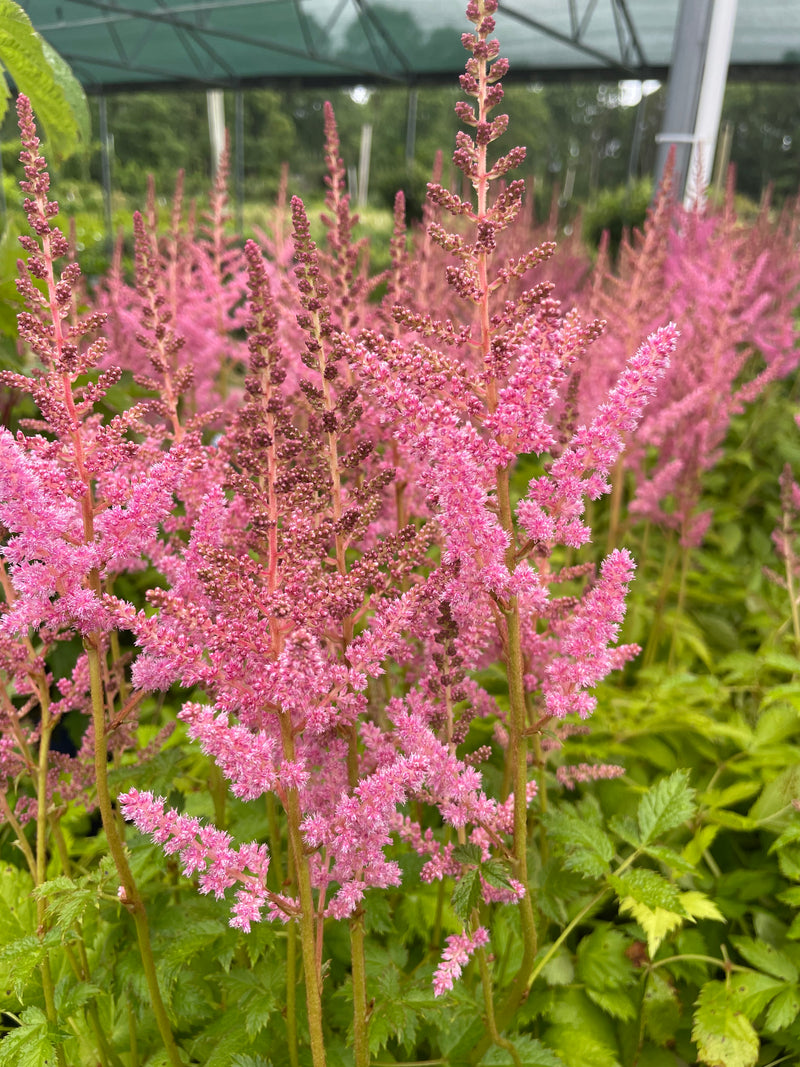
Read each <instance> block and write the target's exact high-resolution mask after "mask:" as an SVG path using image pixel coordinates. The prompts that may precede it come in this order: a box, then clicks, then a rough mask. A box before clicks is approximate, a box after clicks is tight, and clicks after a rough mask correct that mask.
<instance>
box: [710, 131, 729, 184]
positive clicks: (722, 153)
mask: <svg viewBox="0 0 800 1067" xmlns="http://www.w3.org/2000/svg"><path fill="white" fill-rule="evenodd" d="M732 144H733V123H732V122H726V123H725V125H724V126H723V127H722V137H721V139H720V144H719V148H718V149H717V154H716V159H715V160H714V179H713V181H712V182H711V185H712V187H713V189H714V193H715V195H716V196H719V195H721V193H722V190H723V188H724V186H725V178H726V176H727V173H728V165H729V163H730V161H731V145H732Z"/></svg>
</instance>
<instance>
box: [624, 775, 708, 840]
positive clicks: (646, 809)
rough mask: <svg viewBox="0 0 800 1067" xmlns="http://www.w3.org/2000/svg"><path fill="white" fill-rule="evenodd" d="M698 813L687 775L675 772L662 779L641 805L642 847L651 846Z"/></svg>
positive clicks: (640, 830)
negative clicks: (651, 843) (652, 842)
mask: <svg viewBox="0 0 800 1067" xmlns="http://www.w3.org/2000/svg"><path fill="white" fill-rule="evenodd" d="M694 812H695V802H694V790H693V789H692V788H691V786H690V785H689V772H688V771H683V770H681V771H675V772H674V773H673V774H671V775H670V776H669V778H662V779H661V781H660V782H657V783H656V784H655V785H654V786H653V788H652V789H650V790H649V792H647V793H645V795H644V796H643V797H642V799H641V801H640V802H639V810H638V812H637V818H638V820H639V832H640V834H641V839H642V844H644V845H646V844H649V843H650V842H651V841H654V840H655V839H656V838H658V837H661V836H662V835H663V834H665V833H667V832H668V831H669V830H674V829H675V827H676V826H681V825H683V823H685V822H687V821H688V820H689V819H691V817H692V815H694Z"/></svg>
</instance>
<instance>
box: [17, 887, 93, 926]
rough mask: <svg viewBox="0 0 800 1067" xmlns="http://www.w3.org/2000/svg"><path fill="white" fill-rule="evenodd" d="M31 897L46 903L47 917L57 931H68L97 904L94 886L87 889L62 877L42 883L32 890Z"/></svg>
mask: <svg viewBox="0 0 800 1067" xmlns="http://www.w3.org/2000/svg"><path fill="white" fill-rule="evenodd" d="M33 895H34V896H35V897H38V898H43V899H45V900H46V901H47V917H48V919H49V920H50V922H51V923H52V924H53V925H54V926H55V927H56V929H58V930H66V929H68V928H69V927H70V926H72V924H73V923H75V922H77V921H78V920H79V919H80V918H81V917H82V915H83V913H84V912H85V911H86V909H87V908H88V907H89V906H90V905H92V904H95V903H96V902H97V888H96V886H95V887H93V888H92V889H87V888H85V887H82V886H78V885H76V884H75V882H73V880H72V879H71V878H65V877H63V876H62V877H59V878H54V879H52V880H51V881H49V882H43V883H42V885H40V886H38V887H37V888H36V889H34V891H33Z"/></svg>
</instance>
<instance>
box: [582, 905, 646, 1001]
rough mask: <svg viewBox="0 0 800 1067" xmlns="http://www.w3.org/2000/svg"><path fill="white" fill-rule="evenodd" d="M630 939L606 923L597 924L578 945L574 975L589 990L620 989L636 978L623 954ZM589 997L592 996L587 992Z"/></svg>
mask: <svg viewBox="0 0 800 1067" xmlns="http://www.w3.org/2000/svg"><path fill="white" fill-rule="evenodd" d="M629 946H630V939H629V938H628V937H626V936H625V934H623V933H622V931H621V930H617V929H615V928H614V927H613V926H610V925H609V924H608V923H601V924H599V925H598V926H597V927H596V928H595V929H594V930H593V931H592V932H591V933H590V934H589V936H588V937H584V938H583V940H582V941H581V943H580V944H579V945H578V953H577V976H578V980H579V981H580V982H583V983H584V984H585V985H586V986H588V987H589V989H590V990H592V989H593V990H609V989H622V988H623V987H624V986H627V985H630V984H631V983H632V982H633V981H634V979H635V975H634V972H633V965H632V964H631V961H630V959H629V958H628V956H627V955H626V952H627V949H628V947H629ZM590 996H591V993H590Z"/></svg>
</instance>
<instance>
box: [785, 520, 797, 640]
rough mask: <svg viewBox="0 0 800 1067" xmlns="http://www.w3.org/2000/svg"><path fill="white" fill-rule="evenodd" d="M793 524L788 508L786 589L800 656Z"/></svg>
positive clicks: (786, 523) (786, 526)
mask: <svg viewBox="0 0 800 1067" xmlns="http://www.w3.org/2000/svg"><path fill="white" fill-rule="evenodd" d="M792 536H793V531H792V522H791V515H790V514H789V509H788V507H784V509H783V543H784V545H785V568H786V589H787V591H788V593H789V606H790V607H791V609H792V629H793V630H794V651H795V655H798V654H800V607H798V604H797V590H796V588H795V582H794V567H795V563H796V560H795V555H794V551H793V549H792Z"/></svg>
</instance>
